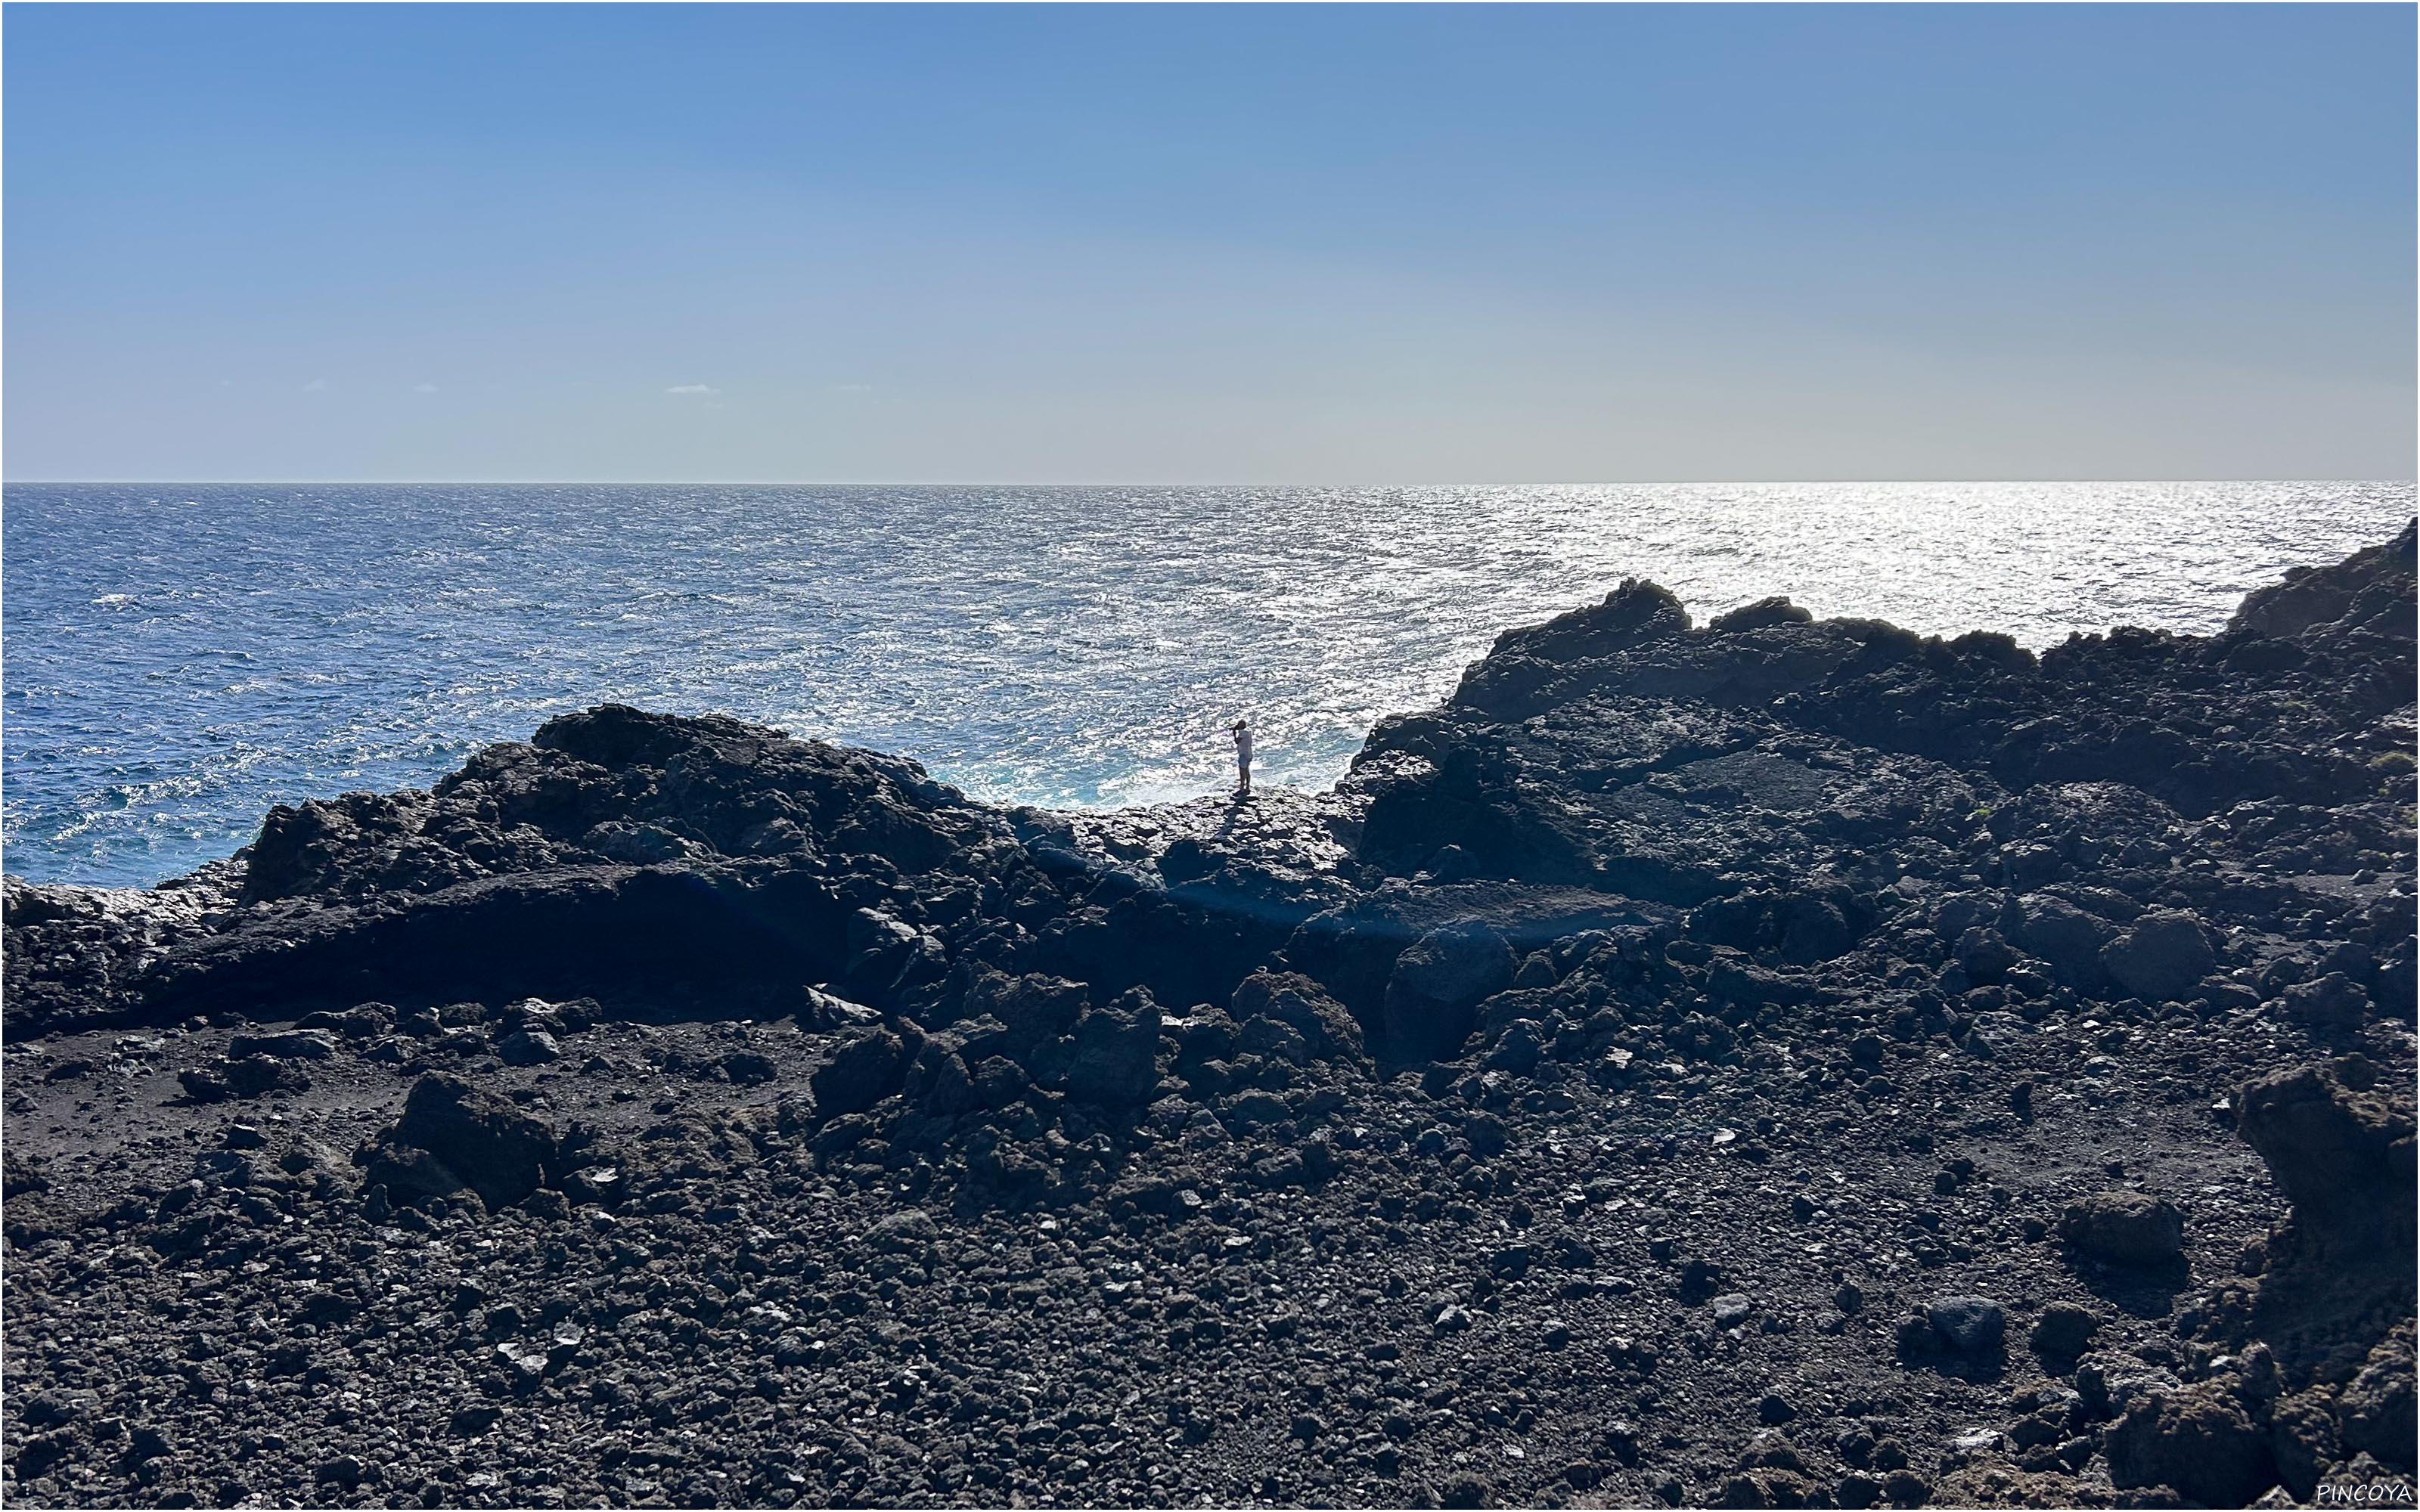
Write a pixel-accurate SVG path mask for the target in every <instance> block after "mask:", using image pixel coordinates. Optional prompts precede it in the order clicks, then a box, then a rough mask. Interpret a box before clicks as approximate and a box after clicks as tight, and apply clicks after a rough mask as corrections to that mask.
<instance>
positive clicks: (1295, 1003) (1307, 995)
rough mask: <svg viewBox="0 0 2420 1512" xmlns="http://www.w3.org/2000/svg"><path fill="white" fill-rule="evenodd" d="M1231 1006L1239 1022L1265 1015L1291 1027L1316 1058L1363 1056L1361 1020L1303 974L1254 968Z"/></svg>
mask: <svg viewBox="0 0 2420 1512" xmlns="http://www.w3.org/2000/svg"><path fill="white" fill-rule="evenodd" d="M1229 1006H1230V1010H1231V1011H1232V1012H1233V1017H1234V1020H1235V1022H1236V1023H1237V1024H1239V1025H1243V1026H1249V1025H1250V1024H1251V1022H1252V1021H1253V1020H1254V1019H1266V1020H1271V1021H1274V1022H1276V1023H1279V1024H1282V1025H1285V1026H1287V1027H1289V1028H1291V1029H1293V1030H1294V1031H1295V1033H1296V1034H1298V1035H1300V1036H1301V1038H1302V1041H1303V1044H1304V1047H1305V1051H1306V1054H1308V1055H1309V1057H1311V1059H1313V1060H1338V1061H1344V1062H1348V1063H1358V1062H1359V1061H1360V1060H1361V1059H1362V1058H1363V1051H1362V1043H1361V1026H1360V1024H1359V1023H1358V1022H1357V1020H1355V1018H1354V1017H1353V1015H1352V1014H1351V1013H1349V1012H1346V1011H1345V1010H1344V1005H1343V1004H1342V1003H1340V1002H1338V1001H1337V1000H1336V999H1335V998H1333V997H1330V996H1329V995H1327V994H1326V991H1325V990H1324V989H1322V988H1321V986H1320V985H1319V983H1318V982H1316V981H1314V980H1311V978H1309V977H1306V976H1303V975H1302V974H1301V973H1299V972H1292V971H1256V972H1253V973H1252V974H1251V975H1250V976H1249V977H1246V978H1245V979H1244V980H1243V981H1242V982H1241V983H1240V984H1239V985H1237V987H1236V988H1235V995H1234V998H1233V1001H1232V1003H1231V1004H1230V1005H1229Z"/></svg>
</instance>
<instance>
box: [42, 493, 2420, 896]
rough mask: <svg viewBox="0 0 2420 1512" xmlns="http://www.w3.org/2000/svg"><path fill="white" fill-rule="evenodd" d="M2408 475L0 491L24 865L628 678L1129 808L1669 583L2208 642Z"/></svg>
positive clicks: (1317, 756)
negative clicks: (1232, 733) (1524, 635)
mask: <svg viewBox="0 0 2420 1512" xmlns="http://www.w3.org/2000/svg"><path fill="white" fill-rule="evenodd" d="M2412 511H2413V490H2412V485H2411V484H2409V483H2393V484H2366V483H2178V484H2143V483H2127V484H2102V483H2061V484H1800V485H1765V484H1759V485H1730V486H1725V485H1689V486H1606V487H1595V486H1569V487H1433V488H1143V487H1131V488H1094V487H1087V488H1072V487H1071V488H1033V487H1023V488H1018V487H959V486H951V487H939V486H936V487H915V488H905V487H807V486H780V487H774V486H766V487H752V486H727V487H726V486H716V487H705V486H635V485H633V486H442V487H441V486H208V487H200V486H184V487H178V486H161V485H143V486H110V485H78V486H50V485H12V486H8V488H7V490H6V495H5V550H6V560H5V585H4V586H5V594H6V596H5V600H0V628H5V642H4V643H0V685H4V686H5V693H6V698H5V709H6V731H5V768H0V786H5V841H6V856H5V861H6V866H7V868H8V871H10V872H14V873H17V874H19V875H22V876H25V877H29V878H32V879H35V880H39V881H74V882H93V883H108V884H120V885H123V884H146V883H149V882H153V881H156V880H158V879H160V878H163V877H166V876H171V875H175V874H178V873H179V872H185V871H188V870H191V869H192V868H193V867H194V865H196V864H198V863H200V862H202V861H205V860H209V859H211V858H214V857H217V856H225V855H227V854H229V853H230V852H232V851H234V850H235V849H236V848H237V847H238V846H240V845H241V844H242V843H244V842H245V841H248V840H250V839H251V838H252V836H253V835H254V834H255V833H256V830H257V827H258V825H259V822H260V816H261V814H262V812H263V811H264V810H267V809H268V808H269V807H270V806H271V804H276V803H292V802H296V801H299V800H302V799H304V798H309V797H315V796H324V795H333V794H336V793H341V792H345V791H348V790H355V789H378V790H383V789H388V788H394V787H397V786H402V785H418V784H426V783H427V782H429V781H430V780H432V779H435V778H437V777H439V776H440V775H442V774H443V773H444V772H446V771H447V770H449V769H451V768H452V767H454V766H456V765H457V764H459V763H460V762H461V760H462V758H463V757H464V756H465V755H466V754H467V753H468V752H470V751H471V750H473V748H476V747H478V746H480V745H482V744H484V743H487V742H489V741H496V740H508V739H518V738H524V737H526V736H527V735H528V734H529V733H531V732H532V731H534V730H535V729H536V727H537V726H538V725H539V724H541V723H543V722H544V721H545V720H546V719H548V718H550V717H552V716H555V715H558V714H562V713H565V712H567V711H570V710H573V709H579V708H583V707H586V706H588V705H590V704H594V703H597V702H605V701H608V700H618V701H621V702H629V703H636V704H640V705H643V706H644V707H647V708H652V709H662V710H671V711H676V712H681V713H702V712H705V711H708V710H723V711H727V712H729V713H732V714H736V715H739V716H741V717H745V718H749V719H752V720H759V721H762V722H765V723H768V724H772V725H777V726H780V727H781V728H783V729H785V730H788V731H791V732H792V733H797V734H800V735H814V736H821V737H825V738H829V739H833V740H841V741H847V742H851V743H854V744H858V745H864V746H871V747H875V748H879V749H882V750H888V751H894V752H899V753H902V754H905V755H909V756H913V757H915V758H917V759H919V760H921V761H922V762H923V763H924V764H926V765H927V766H928V767H929V768H930V769H931V770H932V771H933V772H934V773H935V774H936V775H937V776H939V777H941V778H943V779H946V780H948V781H951V782H954V783H956V784H957V785H958V786H960V787H962V788H964V789H965V790H967V791H968V792H969V793H970V794H971V795H976V796H979V797H983V798H987V799H993V800H998V801H1002V802H1027V803H1035V804H1045V805H1054V806H1063V807H1066V806H1099V805H1121V804H1133V803H1144V802H1152V801H1156V800H1161V799H1168V798H1175V797H1182V796H1186V795H1193V794H1199V793H1204V792H1208V791H1212V790H1213V789H1215V788H1218V787H1219V786H1221V785H1222V784H1223V783H1225V782H1226V781H1228V780H1229V779H1230V777H1231V772H1232V766H1231V763H1232V749H1231V748H1230V746H1229V744H1228V742H1227V739H1226V736H1225V733H1224V732H1225V729H1226V727H1227V725H1228V724H1229V723H1230V722H1232V721H1233V719H1235V718H1236V717H1238V716H1244V715H1249V717H1251V719H1252V722H1253V725H1254V728H1255V730H1256V732H1257V734H1258V751H1259V759H1260V765H1259V767H1258V776H1259V779H1260V780H1261V781H1262V782H1263V783H1270V782H1277V783H1297V784H1310V785H1324V784H1326V783H1328V782H1330V781H1333V780H1334V779H1336V777H1337V776H1338V775H1340V774H1341V773H1342V771H1343V769H1344V766H1345V764H1346V762H1347V761H1348V760H1349V759H1350V758H1351V756H1352V755H1353V753H1354V751H1355V750H1356V749H1357V748H1358V747H1359V745H1360V742H1361V739H1362V736H1363V735H1364V733H1367V731H1368V729H1369V727H1370V725H1371V724H1372V722H1373V720H1375V719H1377V718H1379V717H1382V716H1384V715H1387V714H1388V713H1393V712H1398V711H1406V710H1412V709H1417V708H1419V707H1421V706H1423V705H1427V704H1431V703H1434V702H1436V701H1437V700H1438V699H1440V698H1441V697H1443V696H1444V695H1446V694H1447V693H1448V692H1450V690H1451V689H1452V687H1453V686H1454V683H1455V681H1456V679H1457V678H1458V677H1459V676H1460V675H1461V673H1462V671H1463V669H1464V667H1466V665H1467V664H1468V663H1469V662H1470V661H1472V660H1473V659H1474V658H1476V657H1477V656H1481V654H1483V653H1484V652H1485V651H1486V649H1487V647H1488V644H1489V642H1490V641H1491V640H1493V639H1494V638H1495V636H1496V634H1497V632H1498V631H1500V630H1502V629H1504V628H1506V627H1508V626H1512V625H1523V624H1528V623H1534V622H1536V621H1538V620H1541V619H1543V618H1545V617H1547V616H1549V615H1552V614H1556V613H1559V612H1560V611H1562V610H1564V609H1570V608H1573V607H1575V606H1576V605H1579V604H1583V603H1587V602H1590V601H1591V600H1593V599H1596V598H1599V597H1601V596H1602V595H1603V594H1605V593H1606V591H1607V590H1608V589H1610V588H1612V587H1613V586H1614V585H1615V584H1616V583H1618V582H1620V581H1621V579H1624V578H1628V577H1634V576H1635V577H1644V578H1651V579H1654V580H1656V581H1658V582H1661V583H1663V584H1665V585H1666V586H1667V587H1668V588H1670V589H1672V590H1673V591H1674V592H1675V593H1677V594H1680V596H1681V597H1682V599H1683V601H1684V602H1685V603H1687V605H1688V606H1689V608H1690V609H1692V610H1693V611H1694V612H1696V613H1697V614H1698V615H1699V617H1700V618H1703V617H1705V616H1707V615H1711V614H1714V613H1717V612H1719V611H1721V610H1723V609H1727V608H1730V607H1732V606H1734V605H1737V604H1740V603H1743V602H1745V601H1747V600H1750V599H1755V598H1761V597H1763V596H1765V595H1767V594H1788V595H1789V596H1790V597H1792V598H1793V599H1795V600H1796V601H1797V602H1798V603H1800V604H1802V605H1804V606H1806V607H1807V608H1808V609H1812V610H1814V611H1815V612H1817V613H1818V614H1824V615H1832V614H1856V615H1876V616H1880V617H1883V618H1885V619H1889V620H1892V621H1895V622H1897V623H1899V624H1900V625H1905V626H1907V627H1908V628H1910V629H1913V630H1918V631H1923V632H1927V633H1942V634H1954V633H1958V632H1962V631H1965V630H1971V629H1993V630H2005V631H2007V632H2009V633H2010V634H2012V635H2014V636H2015V637H2016V638H2017V639H2018V640H2021V641H2024V642H2025V643H2026V644H2029V645H2033V646H2037V647H2039V646H2042V645H2046V644H2049V643H2052V642H2055V641H2056V640H2060V639H2062V638H2064V637H2066V636H2067V635H2069V634H2071V633H2072V632H2077V631H2087V632H2088V631H2095V630H2102V629H2105V628H2107V627H2109V626H2112V625H2153V626H2159V627H2163V628H2166V629H2172V630H2180V631H2209V630H2212V629H2215V628H2217V627H2218V626H2219V625H2223V624H2224V623H2225V622H2226V617H2227V615H2228V614H2229V613H2230V612H2231V611H2232V610H2233V609H2234V607H2235V604H2236V602H2237V600H2238V599H2240V598H2241V597H2242V594H2244V592H2245V591H2246V590H2248V589H2251V588H2254V587H2257V586H2258V585H2259V584H2261V583H2263V582H2266V581H2268V580H2270V579H2273V578H2275V577H2276V576H2277V575H2278V574H2279V573H2281V572H2282V571H2284V570H2285V569H2286V568H2288V567H2289V566H2294V565H2298V564H2304V563H2324V562H2329V561H2333V560H2335V559H2336V558H2338V557H2340V556H2342V555H2343V554H2345V553H2346V552H2347V551H2349V550H2351V549H2352V548H2356V547H2359V546H2362V545H2366V544H2367V543H2369V542H2372V541H2376V540H2380V539H2382V538H2384V537H2386V536H2388V535H2390V534H2391V533H2393V532H2395V531H2396V530H2397V529H2399V528H2400V527H2401V525H2402V523H2403V522H2404V520H2405V519H2406V518H2408V517H2411V515H2412Z"/></svg>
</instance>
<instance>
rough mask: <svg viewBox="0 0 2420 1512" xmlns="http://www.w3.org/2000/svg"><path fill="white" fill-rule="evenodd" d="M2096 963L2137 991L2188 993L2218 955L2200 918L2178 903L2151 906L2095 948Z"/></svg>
mask: <svg viewBox="0 0 2420 1512" xmlns="http://www.w3.org/2000/svg"><path fill="white" fill-rule="evenodd" d="M2101 964H2102V967H2103V968H2104V969H2105V970H2107V971H2108V973H2109V975H2111V976H2112V977H2115V978H2116V979H2118V985H2119V986H2121V987H2124V988H2125V989H2126V990H2127V991H2128V992H2130V993H2133V995H2135V996H2137V997H2147V998H2153V999H2166V1000H2174V999H2178V998H2183V997H2189V996H2191V995H2193V992H2194V989H2195V988H2196V987H2197V986H2199V985H2200V984H2201V980H2202V979H2203V978H2205V977H2207V976H2209V975H2210V974H2211V972H2212V971H2213V970H2215V969H2217V966H2218V958H2217V956H2216V955H2215V954H2214V953H2212V951H2211V948H2210V937H2209V936H2208V935H2207V934H2205V933H2203V932H2202V926H2201V920H2200V919H2199V918H2195V916H2194V915H2192V914H2189V913H2187V912H2185V911H2184V910H2182V909H2173V908H2169V909H2156V910H2154V911H2152V912H2150V913H2148V914H2145V915H2144V916H2143V917H2142V918H2138V919H2136V920H2135V921H2134V927H2133V929H2130V930H2128V931H2127V932H2126V933H2124V934H2121V935H2119V936H2118V938H2116V939H2114V940H2112V941H2110V942H2109V943H2108V944H2107V945H2105V946H2103V947H2102V949H2101Z"/></svg>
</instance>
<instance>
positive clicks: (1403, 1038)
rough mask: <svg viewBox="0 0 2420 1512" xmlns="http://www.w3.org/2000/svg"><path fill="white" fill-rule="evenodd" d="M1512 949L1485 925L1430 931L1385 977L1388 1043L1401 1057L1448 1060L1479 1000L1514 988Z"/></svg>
mask: <svg viewBox="0 0 2420 1512" xmlns="http://www.w3.org/2000/svg"><path fill="white" fill-rule="evenodd" d="M1512 969H1513V966H1512V947H1511V946H1509V945H1507V944H1506V943H1505V941H1504V936H1503V935H1501V934H1498V933H1496V931H1494V930H1492V929H1489V928H1486V927H1485V926H1483V925H1473V924H1458V925H1453V926H1450V927H1448V928H1445V929H1438V930H1432V931H1430V932H1429V933H1426V934H1423V935H1421V936H1420V937H1419V939H1418V940H1416V941H1414V942H1413V943H1412V945H1411V947H1410V949H1406V950H1404V953H1403V954H1402V955H1400V956H1398V957H1397V958H1396V959H1395V967H1394V970H1393V972H1392V973H1391V974H1390V975H1389V976H1388V979H1387V999H1386V1021H1385V1023H1386V1043H1387V1046H1388V1051H1389V1053H1391V1054H1393V1055H1395V1056H1397V1057H1405V1058H1419V1059H1450V1058H1451V1057H1453V1055H1454V1054H1455V1053H1456V1052H1457V1051H1459V1050H1460V1049H1461V1048H1462V1043H1463V1041H1465V1040H1466V1039H1468V1038H1469V1037H1470V1030H1471V1025H1472V1022H1473V1012H1472V1011H1473V1010H1474V1009H1476V1008H1477V1007H1478V1006H1479V1003H1480V1000H1481V998H1484V997H1488V996H1490V995H1494V994H1496V993H1498V992H1501V991H1502V990H1503V989H1504V988H1506V987H1508V986H1510V985H1512Z"/></svg>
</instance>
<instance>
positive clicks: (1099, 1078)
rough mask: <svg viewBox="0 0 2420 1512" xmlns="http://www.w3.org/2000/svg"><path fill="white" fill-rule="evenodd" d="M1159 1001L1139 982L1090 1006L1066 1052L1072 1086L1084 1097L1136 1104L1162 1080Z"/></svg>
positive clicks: (1076, 1095)
mask: <svg viewBox="0 0 2420 1512" xmlns="http://www.w3.org/2000/svg"><path fill="white" fill-rule="evenodd" d="M1158 1057H1159V1004H1158V1003H1157V1002H1156V1001H1154V1000H1153V998H1152V995H1151V994H1150V993H1149V992H1147V991H1145V990H1144V989H1142V988H1140V987H1137V988H1135V989H1133V990H1132V991H1131V992H1127V993H1125V994H1122V995H1120V996H1119V997H1118V998H1117V1000H1116V1001H1114V1002H1111V1003H1109V1004H1107V1005H1104V1006H1102V1007H1097V1008H1092V1009H1087V1010H1086V1011H1085V1012H1084V1015H1083V1017H1081V1018H1079V1019H1078V1020H1077V1021H1076V1032H1075V1033H1074V1034H1073V1035H1071V1036H1069V1043H1068V1046H1067V1052H1066V1066H1067V1092H1068V1095H1069V1096H1071V1097H1074V1098H1077V1099H1078V1100H1079V1101H1081V1102H1086V1103H1102V1104H1105V1105H1108V1106H1111V1107H1131V1106H1133V1105H1135V1104H1137V1103H1147V1102H1149V1101H1151V1097H1152V1093H1153V1092H1154V1090H1155V1089H1156V1088H1158V1086H1159V1067H1158Z"/></svg>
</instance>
